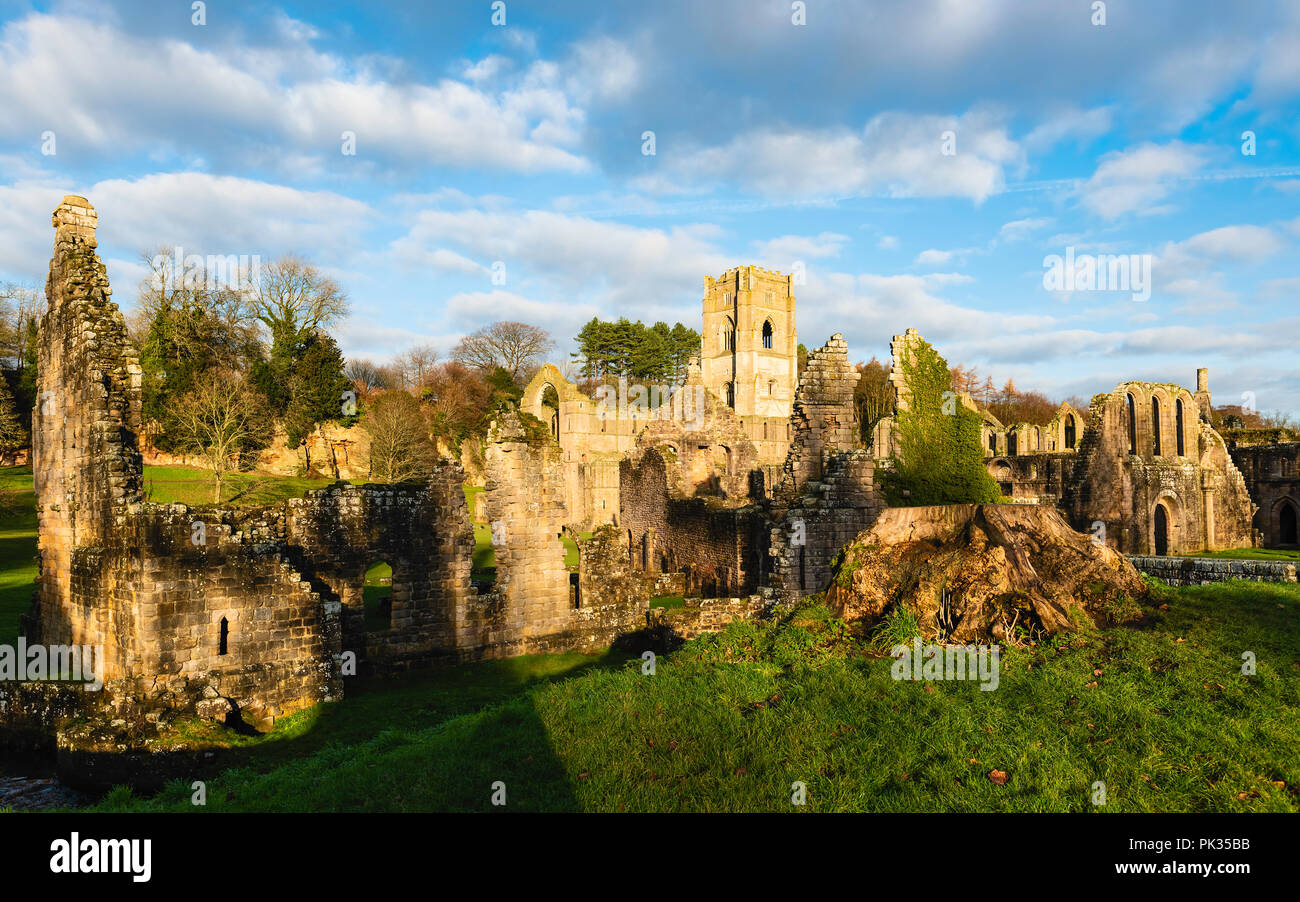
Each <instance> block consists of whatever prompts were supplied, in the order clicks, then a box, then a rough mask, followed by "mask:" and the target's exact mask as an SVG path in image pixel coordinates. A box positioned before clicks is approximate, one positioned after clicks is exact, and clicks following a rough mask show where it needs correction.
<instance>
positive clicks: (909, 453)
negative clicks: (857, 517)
mask: <svg viewBox="0 0 1300 902" xmlns="http://www.w3.org/2000/svg"><path fill="white" fill-rule="evenodd" d="M902 356H903V359H902V360H901V361H896V362H895V363H896V365H897V366H899V367H900V369H901V372H902V375H903V380H904V385H905V392H906V394H907V395H908V396H909V398H908V400H907V404H906V409H901V408H902V407H903V405H901V404H900V409H899V410H898V412H897V414H896V423H895V428H896V429H897V439H898V441H897V445H896V447H897V456H896V457H895V458H894V459H893V468H892V469H891V470H889V471H887V472H886V473H885V474H884V476H883V479H882V488H883V490H884V493H885V498H886V500H887V501H888V502H889V504H890V505H892V506H895V507H918V506H921V505H928V504H996V503H999V502H1001V501H1002V500H1003V499H1002V492H1001V491H1000V490H999V489H998V485H997V483H996V482H994V480H993V477H992V476H990V475H989V473H988V470H986V469H985V468H984V449H983V447H982V445H981V443H980V417H979V414H977V413H976V412H975V411H973V410H970V409H969V408H967V407H965V406H964V405H963V404H962V403H961V401H960V399H959V398H958V397H957V394H956V392H954V391H953V390H952V373H951V371H950V370H949V369H948V362H947V361H946V360H944V359H943V358H942V357H941V356H939V352H938V351H936V350H935V349H934V348H933V347H932V346H931V345H930V343H929V342H927V341H925V340H923V339H922V340H919V341H917V342H916V343H915V344H914V345H913V346H912V348H911V353H910V354H904V355H902Z"/></svg>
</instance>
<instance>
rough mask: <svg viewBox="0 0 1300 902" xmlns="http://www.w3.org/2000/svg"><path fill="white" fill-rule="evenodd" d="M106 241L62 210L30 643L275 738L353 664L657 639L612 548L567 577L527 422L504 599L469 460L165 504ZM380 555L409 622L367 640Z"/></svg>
mask: <svg viewBox="0 0 1300 902" xmlns="http://www.w3.org/2000/svg"><path fill="white" fill-rule="evenodd" d="M95 226H96V214H95V211H94V210H93V208H92V207H91V206H90V204H89V202H87V201H86V200H85V198H81V197H76V196H69V197H67V198H65V199H64V201H63V203H61V204H60V205H59V208H58V209H57V210H56V211H55V213H54V227H55V250H54V257H53V260H52V261H51V263H50V276H49V281H48V283H47V286H46V293H47V298H48V301H49V305H48V311H47V312H46V313H45V315H44V317H43V318H42V321H41V323H40V328H39V370H38V373H39V376H38V379H39V384H38V403H37V405H36V410H35V412H34V417H33V430H32V431H33V456H34V472H35V474H36V476H35V480H36V495H37V511H38V523H39V530H38V531H39V541H38V558H39V576H38V578H37V591H36V597H35V600H34V603H33V607H32V610H31V611H30V612H29V613H28V614H27V615H25V617H24V621H23V626H24V630H23V631H24V635H25V636H26V637H27V639H28V641H29V642H30V643H36V642H41V643H44V644H46V645H53V644H77V645H92V646H100V647H102V649H103V664H104V678H105V680H106V682H107V684H108V688H109V692H108V697H110V698H112V699H115V700H116V701H115V704H116V707H117V709H118V711H119V712H124V711H127V710H130V711H133V712H135V713H137V714H141V713H143V712H146V711H153V712H155V713H156V712H157V711H160V710H172V711H181V712H195V713H198V714H200V715H203V716H208V717H213V718H228V717H230V716H232V715H234V716H237V717H239V718H241V719H242V720H244V721H246V722H248V723H250V724H254V725H256V726H257V727H258V728H259V729H267V728H269V727H270V726H271V725H272V724H273V723H274V721H275V720H276V719H277V718H279V717H281V716H283V715H285V714H288V713H290V712H292V711H295V710H298V709H301V708H303V707H306V706H310V705H313V704H316V703H318V702H322V701H329V700H333V699H337V698H339V697H340V696H341V694H342V692H343V677H344V676H346V675H347V674H348V673H350V672H355V671H354V670H350V669H349V665H350V664H351V663H355V664H356V665H357V666H360V667H363V668H369V669H371V670H374V671H382V670H387V669H392V668H404V667H410V666H412V665H417V664H427V663H433V662H436V661H444V660H446V661H464V660H475V659H479V658H486V657H501V656H506V655H514V654H521V653H524V652H528V651H551V650H560V649H581V648H597V647H607V646H608V645H609V644H610V642H611V641H612V640H613V638H614V637H616V636H617V635H619V634H621V633H624V632H630V631H634V630H636V629H638V628H641V627H643V626H644V625H645V615H646V609H647V598H648V594H647V591H646V589H645V587H644V581H643V580H640V579H638V580H636V581H635V586H634V587H632V588H626V587H625V589H626V590H625V591H623V592H620V593H618V594H617V595H616V597H611V595H610V593H609V592H608V591H607V590H606V589H605V587H604V585H603V584H604V583H605V582H606V581H607V580H606V577H607V576H608V582H609V583H611V584H613V585H621V583H620V579H619V578H620V575H621V570H620V566H619V565H620V562H619V561H618V560H617V557H618V555H616V554H612V553H611V551H610V543H611V538H610V535H609V534H608V533H601V534H599V535H598V536H593V537H592V539H591V540H589V541H587V542H584V543H583V548H584V551H585V552H586V554H585V556H584V560H583V563H582V566H580V568H579V573H578V574H570V573H569V572H568V571H567V569H566V568H565V566H564V550H563V546H562V544H561V542H560V535H561V533H562V532H563V530H564V528H565V525H566V519H567V514H566V509H565V504H564V486H563V481H562V474H561V472H560V467H559V460H558V448H557V447H556V446H555V445H554V443H553V442H552V441H551V439H550V436H548V435H545V434H544V433H543V434H541V435H537V434H536V433H535V431H533V432H530V430H528V429H526V428H525V427H524V425H523V423H522V422H521V420H520V418H519V416H518V415H515V414H506V415H505V416H503V417H502V418H500V419H499V420H498V421H497V422H496V423H495V424H494V425H493V428H492V432H491V435H490V440H489V448H488V454H487V457H488V462H487V469H488V487H487V491H486V505H487V512H488V515H489V516H490V517H492V518H493V519H494V520H495V521H497V523H498V524H499V527H498V530H497V531H496V532H495V533H494V535H495V536H496V537H498V545H497V547H496V549H495V550H496V554H497V560H498V569H497V581H496V583H495V585H494V586H493V587H492V588H491V590H490V591H487V592H479V591H477V590H476V589H475V588H474V586H473V585H472V584H471V579H470V571H471V566H472V555H473V549H474V539H473V533H472V529H471V526H470V516H469V511H468V509H467V507H466V502H465V495H464V490H463V484H464V481H465V478H464V473H463V471H462V470H461V468H460V466H459V464H456V463H450V462H446V461H444V462H443V463H441V464H440V465H439V466H438V467H437V468H436V470H435V471H434V473H433V475H432V476H431V478H430V479H429V480H427V482H425V483H424V484H422V485H392V486H390V485H361V486H356V485H350V484H346V483H341V482H340V483H336V484H335V485H333V486H330V487H328V488H325V489H320V490H316V491H311V492H308V493H307V495H306V497H304V498H301V499H293V500H289V501H287V502H284V503H283V504H278V505H271V506H267V507H260V508H241V509H237V510H224V509H219V508H189V507H186V506H184V505H161V504H154V503H151V502H148V501H146V500H145V498H144V493H143V490H142V464H141V457H140V451H139V440H138V436H139V434H140V429H141V422H140V418H141V404H140V368H139V366H138V364H137V358H136V355H135V353H134V351H132V350H131V349H130V347H129V346H128V341H127V336H126V329H125V325H124V321H123V319H122V315H121V313H120V312H119V311H118V309H117V307H116V305H114V304H113V303H112V301H111V300H110V295H111V289H110V288H109V285H108V280H107V276H106V272H105V267H104V265H103V264H102V263H101V262H100V261H99V259H98V258H97V257H96V255H95V248H96V241H95ZM620 548H621V546H620ZM378 562H388V563H389V564H390V565H391V566H392V570H393V579H392V596H391V610H390V615H389V624H388V626H387V628H386V629H380V630H374V631H367V630H366V629H365V614H364V603H363V584H364V579H365V573H366V571H367V569H368V568H369V567H370V566H371V565H372V564H375V563H378ZM596 565H599V566H601V567H605V568H608V571H609V572H608V574H605V573H602V572H598V571H597V570H595V569H593V568H594V567H595V566H596ZM622 570H626V568H625V567H623V568H622ZM153 719H155V720H156V717H155V718H153Z"/></svg>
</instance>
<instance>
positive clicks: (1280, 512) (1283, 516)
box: [1276, 498, 1300, 547]
mask: <svg viewBox="0 0 1300 902" xmlns="http://www.w3.org/2000/svg"><path fill="white" fill-rule="evenodd" d="M1296 521H1297V514H1296V506H1295V504H1294V503H1292V501H1291V500H1290V499H1289V498H1284V499H1282V500H1281V501H1280V502H1278V508H1277V542H1276V544H1278V545H1281V546H1291V547H1294V546H1296V545H1298V544H1300V541H1298V540H1297V524H1296Z"/></svg>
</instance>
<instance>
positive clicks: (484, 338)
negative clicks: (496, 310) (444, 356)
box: [452, 320, 555, 381]
mask: <svg viewBox="0 0 1300 902" xmlns="http://www.w3.org/2000/svg"><path fill="white" fill-rule="evenodd" d="M553 347H555V342H554V341H552V340H551V334H550V333H549V332H547V331H546V330H545V329H539V328H538V327H537V326H530V325H529V324H528V323H517V322H512V321H504V320H503V321H498V322H495V323H492V324H491V325H488V326H484V327H483V328H481V329H478V330H476V331H474V332H471V333H470V334H469V335H466V336H465V337H464V338H462V339H461V340H460V341H459V342H458V343H457V344H456V347H455V348H454V349H453V350H452V357H453V358H454V359H455V360H457V361H458V362H460V363H463V364H464V365H466V366H472V367H477V368H478V369H481V370H486V371H488V372H491V371H492V370H493V369H495V368H496V367H498V366H500V367H504V368H505V370H506V372H508V373H510V376H511V377H512V378H513V379H515V381H518V380H519V374H520V373H521V372H522V371H524V370H525V369H526V368H527V367H528V366H529V365H530V364H535V363H537V362H539V361H540V359H541V358H542V356H543V355H544V354H546V353H547V352H548V351H550V350H551V349H552V348H553Z"/></svg>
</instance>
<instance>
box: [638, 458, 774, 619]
mask: <svg viewBox="0 0 1300 902" xmlns="http://www.w3.org/2000/svg"><path fill="white" fill-rule="evenodd" d="M687 484H689V480H688V479H686V477H685V476H684V475H683V474H682V472H681V466H680V464H679V463H678V461H677V459H676V455H675V454H674V453H673V452H672V450H671V449H669V448H668V447H666V446H665V447H659V448H647V449H643V450H639V451H636V452H633V453H632V454H630V455H628V457H626V458H624V460H623V463H622V467H621V472H620V476H619V485H620V493H619V497H620V501H619V526H620V528H621V530H622V531H623V534H624V537H625V539H626V542H627V549H628V554H629V556H630V558H631V560H632V562H633V567H634V568H636V569H638V570H642V571H646V572H655V571H665V572H674V573H676V572H680V573H682V574H684V577H685V588H686V591H688V592H691V593H701V594H704V595H710V596H714V595H739V594H745V593H748V592H752V591H754V589H756V588H757V587H758V586H759V585H760V584H761V582H762V581H763V579H764V578H765V576H766V572H765V565H766V563H767V562H766V554H767V535H766V533H767V520H766V515H765V513H764V512H763V511H762V510H761V509H760V508H758V507H756V506H753V505H746V506H741V507H737V506H735V505H729V504H728V502H727V501H726V500H725V499H721V498H715V497H709V496H696V495H693V494H691V492H690V491H689V490H687V489H685V488H683V486H685V485H687Z"/></svg>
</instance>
